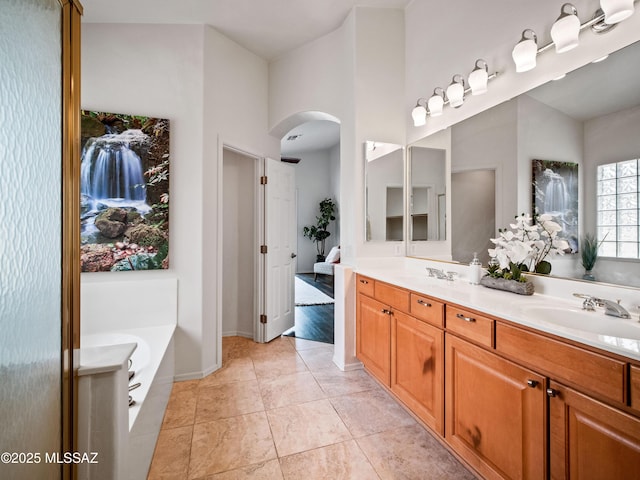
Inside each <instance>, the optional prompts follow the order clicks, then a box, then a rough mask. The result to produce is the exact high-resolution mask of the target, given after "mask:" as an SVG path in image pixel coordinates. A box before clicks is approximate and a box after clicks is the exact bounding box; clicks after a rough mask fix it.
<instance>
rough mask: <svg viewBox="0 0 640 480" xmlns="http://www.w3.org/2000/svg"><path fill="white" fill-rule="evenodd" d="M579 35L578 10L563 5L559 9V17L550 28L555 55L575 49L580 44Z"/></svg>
mask: <svg viewBox="0 0 640 480" xmlns="http://www.w3.org/2000/svg"><path fill="white" fill-rule="evenodd" d="M567 10H568V11H567ZM579 35H580V19H579V18H578V10H576V7H575V6H573V5H572V4H570V3H565V4H564V5H562V8H561V9H560V16H559V17H558V19H557V20H556V21H555V23H554V24H553V25H552V26H551V39H552V40H553V43H555V45H556V53H564V52H568V51H569V50H573V49H574V48H576V47H577V46H578V44H579V43H580V41H579V40H578V37H579Z"/></svg>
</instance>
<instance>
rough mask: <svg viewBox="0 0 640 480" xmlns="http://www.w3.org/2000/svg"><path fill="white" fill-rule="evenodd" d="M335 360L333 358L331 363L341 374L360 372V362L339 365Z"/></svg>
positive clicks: (361, 366)
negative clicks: (353, 371)
mask: <svg viewBox="0 0 640 480" xmlns="http://www.w3.org/2000/svg"><path fill="white" fill-rule="evenodd" d="M336 360H337V359H336V357H333V363H335V364H336V366H337V367H338V368H339V369H340V370H342V371H343V372H350V371H352V370H361V369H362V368H363V365H362V362H361V361H360V360H355V361H353V362H349V363H345V364H341V363H340V362H338V361H336Z"/></svg>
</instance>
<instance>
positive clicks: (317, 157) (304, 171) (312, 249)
mask: <svg viewBox="0 0 640 480" xmlns="http://www.w3.org/2000/svg"><path fill="white" fill-rule="evenodd" d="M291 155H292V156H294V157H297V158H300V159H301V160H300V163H298V164H297V165H295V166H294V168H295V171H296V191H297V193H296V195H297V207H298V209H297V218H298V228H297V241H298V252H297V253H298V257H297V258H296V260H297V264H296V273H309V272H313V264H314V263H315V261H316V255H317V254H318V252H317V250H316V244H315V243H314V242H312V241H311V240H309V239H308V238H306V237H304V236H303V235H302V229H303V227H305V226H309V225H315V224H316V216H318V215H319V213H320V210H319V203H320V202H321V201H322V200H324V199H325V198H327V197H329V198H331V199H332V200H333V201H334V202H335V201H336V197H334V196H333V195H332V192H331V174H332V171H331V158H330V151H329V150H319V151H314V152H302V153H295V152H292V154H291ZM327 230H329V232H330V233H331V236H329V238H327V240H326V241H325V255H327V254H328V253H329V251H330V250H331V247H332V246H333V245H336V244H337V242H338V241H339V239H338V237H337V235H336V222H331V223H330V224H329V227H328V228H327Z"/></svg>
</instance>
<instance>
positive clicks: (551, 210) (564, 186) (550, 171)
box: [531, 160, 578, 253]
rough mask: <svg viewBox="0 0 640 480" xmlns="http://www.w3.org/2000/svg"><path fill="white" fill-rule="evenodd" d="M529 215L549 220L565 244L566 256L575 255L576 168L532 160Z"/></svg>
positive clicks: (553, 162) (573, 164)
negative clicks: (552, 222)
mask: <svg viewBox="0 0 640 480" xmlns="http://www.w3.org/2000/svg"><path fill="white" fill-rule="evenodd" d="M532 170H533V171H532V189H531V190H532V192H533V199H532V205H533V215H535V214H539V215H541V214H543V213H547V214H550V215H552V216H553V219H554V221H555V222H557V223H558V224H559V225H560V226H561V227H562V231H561V232H560V233H559V234H558V238H563V239H564V240H566V241H567V242H568V243H569V247H570V249H571V251H570V252H567V253H576V252H577V251H578V164H577V163H571V162H558V161H553V160H533V164H532Z"/></svg>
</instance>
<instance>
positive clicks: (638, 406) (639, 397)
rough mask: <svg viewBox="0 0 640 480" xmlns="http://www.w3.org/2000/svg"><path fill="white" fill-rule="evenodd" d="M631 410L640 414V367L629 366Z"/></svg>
mask: <svg viewBox="0 0 640 480" xmlns="http://www.w3.org/2000/svg"><path fill="white" fill-rule="evenodd" d="M630 377H631V382H630V383H631V389H630V390H631V393H630V395H631V408H633V409H635V410H636V411H637V412H638V413H640V366H636V365H631V373H630Z"/></svg>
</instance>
